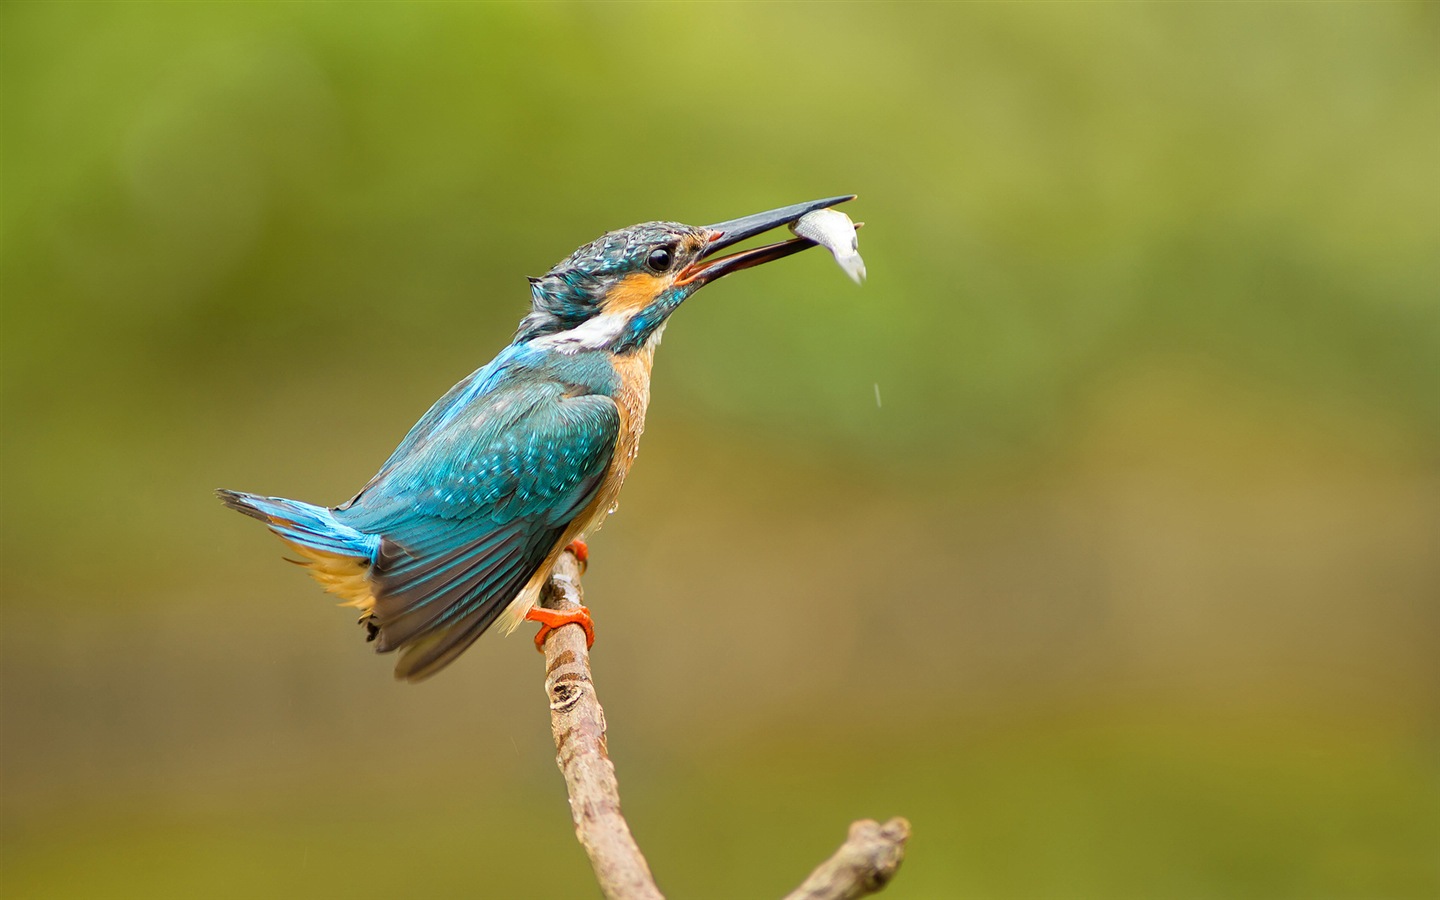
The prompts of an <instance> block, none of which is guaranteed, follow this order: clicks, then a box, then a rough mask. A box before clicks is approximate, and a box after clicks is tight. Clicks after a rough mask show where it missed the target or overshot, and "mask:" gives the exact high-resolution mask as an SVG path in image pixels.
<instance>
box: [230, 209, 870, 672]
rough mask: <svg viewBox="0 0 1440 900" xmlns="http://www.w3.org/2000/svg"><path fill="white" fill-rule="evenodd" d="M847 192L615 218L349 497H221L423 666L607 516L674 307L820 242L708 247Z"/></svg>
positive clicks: (528, 589) (483, 623)
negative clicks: (742, 207)
mask: <svg viewBox="0 0 1440 900" xmlns="http://www.w3.org/2000/svg"><path fill="white" fill-rule="evenodd" d="M845 199H849V198H831V199H830V200H825V201H817V202H816V203H812V204H801V205H798V206H795V207H787V208H785V209H782V210H776V211H774V212H772V213H767V214H761V215H760V216H751V217H747V218H745V219H738V220H735V221H734V222H733V223H723V224H722V225H719V226H711V227H709V228H692V227H689V226H685V225H679V224H677V223H672V222H652V223H647V224H645V225H637V226H635V227H633V228H629V229H624V230H622V231H617V232H611V233H610V234H608V235H605V236H604V237H602V238H600V239H598V240H597V241H594V242H592V243H590V244H587V245H586V246H584V247H582V248H580V250H577V251H576V252H575V253H574V254H572V255H571V256H570V257H568V258H567V259H566V260H564V261H562V262H561V263H560V264H559V265H557V266H556V267H555V268H554V269H552V270H551V271H550V272H549V273H547V274H546V275H545V276H543V277H541V278H536V279H531V312H530V314H529V315H527V316H526V318H525V319H524V320H523V321H522V322H521V324H520V327H519V329H518V330H517V332H516V335H515V339H514V341H513V342H512V343H511V344H510V345H509V346H508V347H506V348H505V349H504V350H502V351H501V352H500V354H499V355H498V356H496V357H495V359H494V360H492V361H491V362H490V363H489V364H487V365H486V366H484V367H482V368H481V369H479V370H478V371H476V372H474V373H473V374H471V375H470V376H469V377H468V378H466V379H464V380H463V381H461V382H460V383H459V384H457V385H455V387H453V388H451V389H450V390H449V391H448V392H446V394H445V395H444V396H443V397H441V398H440V400H439V401H437V402H436V403H435V405H434V406H432V407H431V408H430V410H429V411H428V412H426V413H425V415H424V416H422V417H421V419H420V421H419V422H417V423H416V424H415V426H414V427H413V428H411V430H410V432H409V433H408V434H407V435H406V436H405V437H404V439H403V440H402V441H401V442H400V444H399V446H398V447H396V449H395V451H394V452H393V453H392V454H391V455H390V458H389V459H387V460H386V461H385V463H384V465H382V466H381V467H380V470H379V472H377V473H376V475H375V476H374V477H373V478H372V479H370V481H369V483H367V484H366V485H365V487H364V488H362V489H361V490H360V492H359V493H357V494H356V495H355V496H354V497H353V498H351V499H350V500H349V501H347V502H346V503H343V504H341V505H340V506H337V507H334V508H331V509H326V508H322V507H318V506H314V505H311V504H308V503H302V502H300V501H296V500H286V499H283V498H277V497H263V496H258V495H255V494H245V493H239V492H234V491H220V492H219V493H220V497H221V499H222V500H224V502H225V503H226V504H227V505H229V506H230V507H232V508H234V509H237V510H239V511H241V512H244V513H246V514H247V515H250V516H253V517H255V518H257V519H260V520H261V521H263V522H265V523H266V525H268V526H269V528H270V530H271V531H273V532H274V533H275V534H276V535H278V536H279V537H281V538H282V539H283V540H285V541H286V542H287V543H289V544H290V545H291V546H292V548H294V549H295V550H296V552H298V553H299V554H300V556H301V557H302V559H301V560H300V562H302V563H304V564H305V565H307V566H309V567H310V569H311V572H312V574H313V575H314V576H315V577H316V579H317V580H319V581H320V582H321V583H322V584H323V585H325V587H326V589H327V590H330V591H332V592H333V593H335V594H337V595H339V596H341V597H342V598H344V599H345V600H346V602H347V603H348V604H349V605H353V606H355V607H357V608H359V609H360V610H361V613H362V616H361V621H362V622H363V623H364V624H365V625H366V626H367V629H368V631H369V635H370V637H371V638H372V639H373V640H375V642H376V649H377V650H379V651H381V652H386V651H391V650H397V649H398V650H400V651H401V658H400V661H399V663H398V664H397V666H396V675H397V676H398V677H402V678H407V679H411V680H417V679H420V678H424V677H427V676H429V675H431V674H433V673H435V672H436V671H439V670H440V669H441V668H443V667H444V666H445V665H447V664H448V663H450V662H451V661H452V660H454V658H455V657H456V656H458V655H459V654H460V653H461V652H462V651H464V649H465V648H466V647H468V646H469V645H470V644H471V643H473V642H474V641H475V639H476V638H478V637H479V636H480V635H481V634H482V633H483V632H484V631H485V630H486V629H487V628H489V627H490V626H491V625H492V624H493V623H494V622H495V621H496V620H497V619H498V618H500V617H501V616H502V615H507V611H508V615H507V618H508V621H509V624H510V625H511V626H512V627H513V625H514V624H517V623H518V621H519V620H520V618H522V617H523V616H524V615H525V614H526V612H528V610H529V608H530V606H531V605H533V604H534V602H535V600H536V598H537V597H538V595H539V589H540V586H541V585H542V584H543V582H544V579H545V577H546V576H547V575H548V572H549V567H550V564H551V563H552V562H553V561H554V559H555V557H556V556H557V555H558V554H559V553H560V552H561V550H562V549H563V548H564V547H565V546H566V545H567V544H568V543H569V542H570V541H571V540H574V539H576V538H581V537H583V536H584V535H585V534H587V533H588V532H589V531H590V530H592V529H593V528H595V527H597V526H598V524H599V523H600V522H601V521H602V520H603V519H604V513H605V511H606V510H607V509H608V508H609V507H610V506H612V505H613V503H614V501H615V497H616V495H617V493H618V492H619V489H620V486H621V484H622V483H623V481H624V478H625V475H626V474H627V472H628V471H629V467H630V463H631V461H632V460H633V459H634V456H635V452H636V449H637V447H638V441H639V436H640V432H641V430H642V429H643V427H644V418H645V409H646V405H647V403H648V399H649V378H650V365H651V360H652V358H653V354H654V349H655V344H656V342H657V340H658V334H659V329H660V327H661V326H662V325H663V324H664V323H665V321H666V319H667V318H668V317H669V315H670V314H671V313H672V312H673V311H674V310H675V309H676V308H678V307H679V305H680V304H681V303H682V302H683V301H684V300H685V299H686V298H687V297H689V296H690V295H691V294H693V293H694V292H695V291H696V290H698V289H699V288H700V287H701V286H702V285H704V284H706V283H707V282H709V281H713V280H714V279H715V278H718V277H720V276H721V275H723V274H725V273H727V272H730V271H735V270H738V269H740V268H746V267H748V266H750V265H754V264H756V263H758V262H764V261H767V260H770V259H778V258H780V257H782V256H786V255H789V254H790V253H793V252H795V251H796V250H799V249H804V248H805V247H808V246H813V245H812V244H811V243H810V242H809V241H804V240H792V241H786V242H783V243H781V244H776V245H772V246H770V247H765V248H760V249H758V250H752V251H747V252H743V253H739V254H733V255H731V256H728V257H723V258H718V259H708V257H710V255H711V254H712V253H713V252H714V251H715V250H716V249H719V248H720V247H724V246H728V245H729V244H732V243H734V242H736V241H738V240H740V239H743V238H744V237H748V236H750V235H751V234H755V233H759V232H760V231H763V230H768V229H769V228H773V227H775V226H777V225H780V224H784V223H785V222H787V221H793V220H794V219H795V218H798V217H799V216H800V215H802V214H803V213H805V212H808V211H810V210H811V209H818V208H822V207H825V206H830V205H834V204H835V203H838V202H841V201H842V200H845ZM762 226H763V227H762Z"/></svg>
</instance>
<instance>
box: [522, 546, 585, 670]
mask: <svg viewBox="0 0 1440 900" xmlns="http://www.w3.org/2000/svg"><path fill="white" fill-rule="evenodd" d="M576 555H577V556H578V555H579V554H576ZM525 619H526V621H529V622H539V623H540V631H539V632H537V633H536V634H535V649H536V650H539V651H540V652H541V653H544V652H545V641H546V639H548V638H549V637H550V632H552V631H554V630H555V629H557V628H561V627H563V626H566V625H579V626H580V627H581V628H583V629H585V647H586V649H589V648H591V647H593V646H595V621H594V620H593V619H591V618H590V610H588V609H586V608H585V607H583V606H577V607H575V608H574V609H569V610H563V611H562V610H558V609H546V608H545V607H543V606H532V607H530V611H529V612H527V613H526V614H525Z"/></svg>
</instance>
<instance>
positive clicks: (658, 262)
mask: <svg viewBox="0 0 1440 900" xmlns="http://www.w3.org/2000/svg"><path fill="white" fill-rule="evenodd" d="M674 262H675V252H674V250H673V248H670V247H660V248H658V249H656V250H651V251H650V258H649V259H647V260H645V265H647V266H649V267H650V271H652V272H668V271H670V266H671V265H672V264H673V263H674Z"/></svg>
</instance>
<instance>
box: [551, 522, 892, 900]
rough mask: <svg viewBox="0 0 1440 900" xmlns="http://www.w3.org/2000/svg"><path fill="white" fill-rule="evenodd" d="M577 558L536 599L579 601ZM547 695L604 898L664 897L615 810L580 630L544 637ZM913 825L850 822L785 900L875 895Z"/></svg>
mask: <svg viewBox="0 0 1440 900" xmlns="http://www.w3.org/2000/svg"><path fill="white" fill-rule="evenodd" d="M581 572H582V568H581V564H580V562H579V561H578V560H577V559H576V558H575V555H574V554H573V553H571V552H570V551H569V550H567V551H565V552H564V553H562V554H560V559H559V561H557V562H556V564H555V570H554V572H553V573H552V574H551V576H550V580H549V582H547V583H546V585H545V590H544V591H543V592H542V593H541V595H540V604H541V605H542V606H544V607H546V608H548V609H558V610H566V609H572V608H574V607H578V606H583V605H584V593H583V592H582V590H581V588H580V575H581ZM545 693H546V696H548V697H549V698H550V731H551V733H552V734H553V735H554V737H555V762H556V764H557V765H559V767H560V773H561V774H562V775H564V776H565V789H566V790H567V791H568V792H569V794H570V817H571V819H573V820H574V822H575V836H576V838H577V839H579V841H580V846H581V847H583V848H584V849H585V853H586V855H588V856H589V857H590V865H591V867H592V868H594V870H595V879H596V880H597V881H598V882H599V884H600V890H601V892H602V893H603V894H604V895H605V896H606V898H608V900H664V896H663V895H662V894H661V893H660V889H659V888H657V887H656V886H655V877H654V876H653V875H651V874H650V866H649V865H647V864H646V862H645V857H644V856H643V855H642V854H641V853H640V848H639V846H637V845H636V843H635V838H634V837H633V836H632V835H631V834H630V826H629V825H628V824H627V823H626V821H625V817H624V816H623V815H622V814H621V812H620V789H619V786H618V785H617V784H616V781H615V766H614V765H613V764H612V763H611V762H610V754H609V753H608V752H607V750H606V745H605V711H604V710H603V709H602V708H601V707H600V700H599V698H598V697H597V696H596V694H595V683H594V682H593V681H592V680H591V678H590V651H589V649H588V648H587V647H586V646H585V632H584V631H583V630H582V629H580V628H566V627H562V628H560V629H558V630H556V631H554V632H552V633H551V635H550V637H549V638H548V639H546V641H545ZM909 837H910V823H908V822H906V821H905V820H904V819H899V818H896V819H891V820H890V821H889V822H887V823H885V825H884V826H881V825H880V824H879V823H877V822H874V821H871V820H869V819H866V820H862V821H859V822H856V823H854V824H853V825H851V826H850V837H849V839H848V840H847V841H846V842H845V843H844V844H843V845H842V846H841V847H840V849H839V850H837V851H836V852H835V855H834V856H832V857H830V858H829V859H828V860H826V861H825V862H823V863H821V864H820V867H819V868H817V869H816V870H815V871H814V872H812V873H811V874H810V877H809V878H807V879H805V883H804V884H802V885H800V887H799V888H797V889H796V890H795V891H794V892H793V893H791V894H789V895H788V896H787V897H786V898H785V900H853V898H857V897H864V896H866V895H868V894H873V893H875V892H876V891H878V890H880V889H881V888H883V887H884V886H885V885H886V884H887V883H888V882H889V881H890V879H891V878H892V877H893V876H894V875H895V871H896V870H897V869H898V868H899V867H900V862H901V860H903V859H904V856H905V842H906V840H908V839H909Z"/></svg>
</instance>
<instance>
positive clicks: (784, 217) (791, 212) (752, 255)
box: [675, 194, 855, 286]
mask: <svg viewBox="0 0 1440 900" xmlns="http://www.w3.org/2000/svg"><path fill="white" fill-rule="evenodd" d="M854 199H855V195H854V194H846V195H844V196H842V197H830V198H827V199H825V200H811V201H810V202H809V203H796V204H795V205H794V206H782V207H780V208H779V209H772V210H770V211H769V212H763V213H755V214H754V215H753V216H743V217H741V218H739V219H731V220H730V221H728V222H721V223H719V224H717V225H707V226H705V229H704V230H706V231H708V232H709V233H710V245H709V246H708V247H706V248H705V251H704V252H703V253H701V254H700V258H699V259H697V260H695V261H694V262H693V263H691V264H690V265H688V266H686V267H685V268H684V270H682V271H681V272H680V276H679V277H678V278H676V279H675V284H677V285H686V284H691V283H696V284H697V286H698V285H702V284H708V283H710V282H712V281H714V280H715V279H717V278H719V277H720V276H722V275H728V274H730V273H731V272H738V271H739V270H741V269H748V268H750V267H751V266H758V265H760V264H761V263H766V262H770V261H771V260H776V259H783V258H784V257H786V256H789V255H790V254H792V253H799V252H800V251H801V250H805V249H807V248H809V247H814V246H815V242H814V241H810V240H806V239H805V238H798V237H797V238H792V239H790V240H786V241H780V242H779V243H776V244H767V245H765V246H763V247H756V248H754V249H751V250H742V251H740V252H739V253H732V254H730V255H729V256H721V257H718V258H711V257H712V255H713V254H714V253H716V252H717V251H719V250H723V249H725V248H726V247H729V246H731V245H732V244H738V243H740V242H741V241H743V240H745V239H746V238H751V237H754V236H755V235H757V234H763V233H764V232H766V231H769V230H771V229H772V228H779V227H780V226H781V225H789V224H790V223H792V222H794V221H795V220H797V219H799V218H800V217H801V216H803V215H805V214H806V213H810V212H814V211H815V210H817V209H826V208H828V207H831V206H838V205H839V204H841V203H844V202H846V201H847V200H854Z"/></svg>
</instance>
